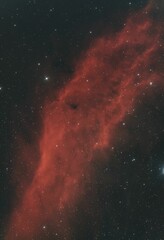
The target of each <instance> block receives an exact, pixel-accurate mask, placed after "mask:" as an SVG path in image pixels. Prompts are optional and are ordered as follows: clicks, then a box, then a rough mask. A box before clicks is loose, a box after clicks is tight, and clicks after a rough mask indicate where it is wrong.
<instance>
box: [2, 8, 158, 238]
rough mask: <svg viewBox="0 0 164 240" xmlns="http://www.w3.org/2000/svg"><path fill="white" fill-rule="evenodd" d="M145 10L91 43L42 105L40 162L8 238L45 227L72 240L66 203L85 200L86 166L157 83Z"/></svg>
mask: <svg viewBox="0 0 164 240" xmlns="http://www.w3.org/2000/svg"><path fill="white" fill-rule="evenodd" d="M148 10H149V8H146V9H144V10H142V11H141V12H139V13H134V14H133V16H130V17H129V19H128V20H127V22H126V23H125V24H124V27H123V28H122V30H120V31H119V32H117V33H113V34H108V35H106V36H104V37H99V38H98V39H96V40H94V41H93V42H91V43H90V47H89V49H88V50H87V51H86V52H85V53H83V54H82V55H81V57H80V58H79V61H78V62H77V64H76V70H75V73H74V75H73V76H72V79H71V80H70V81H69V82H68V83H67V84H66V85H65V86H64V87H63V88H61V89H60V90H59V91H58V93H57V97H56V98H55V99H54V101H47V102H46V104H45V107H44V113H43V129H42V133H41V137H40V141H39V142H38V145H39V151H40V158H39V161H38V162H39V163H38V167H37V169H36V171H35V172H34V176H33V180H32V183H31V184H30V185H29V186H28V187H27V189H26V190H25V194H24V196H23V197H22V200H21V202H20V203H19V205H18V206H17V207H16V208H15V210H14V211H13V213H12V215H11V219H10V223H9V227H8V232H7V235H6V240H13V239H20V240H29V239H48V236H47V235H46V228H47V227H48V228H49V231H50V232H52V233H54V239H73V238H72V236H71V232H72V230H71V229H73V226H72V225H71V222H69V220H68V219H69V217H68V214H69V208H71V207H73V206H76V203H77V202H78V201H79V199H80V198H83V197H84V193H85V181H87V180H88V178H89V176H90V163H91V162H92V161H94V159H95V158H98V159H99V161H103V159H104V154H105V153H106V152H107V151H109V150H110V149H111V147H112V143H113V142H112V141H113V137H114V136H115V133H116V129H117V126H118V124H120V123H123V121H124V119H125V117H126V116H127V114H130V113H133V109H134V107H135V106H136V104H137V101H138V99H139V98H140V96H142V94H143V93H144V92H145V91H148V92H150V94H152V93H153V86H154V85H158V84H161V83H162V71H161V67H159V66H160V62H158V63H157V60H156V59H157V57H158V59H159V55H160V54H161V51H162V44H161V37H162V26H159V25H158V24H157V23H156V21H155V20H154V19H153V18H152V17H150V14H149V13H148ZM55 94H56V93H55ZM34 161H35V160H34ZM22 178H23V176H22ZM18 194H19V193H18ZM61 215H62V216H64V219H65V220H64V221H63V222H60V216H61ZM44 228H45V229H44ZM68 229H69V230H68ZM56 232H57V235H56V238H55V233H56Z"/></svg>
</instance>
